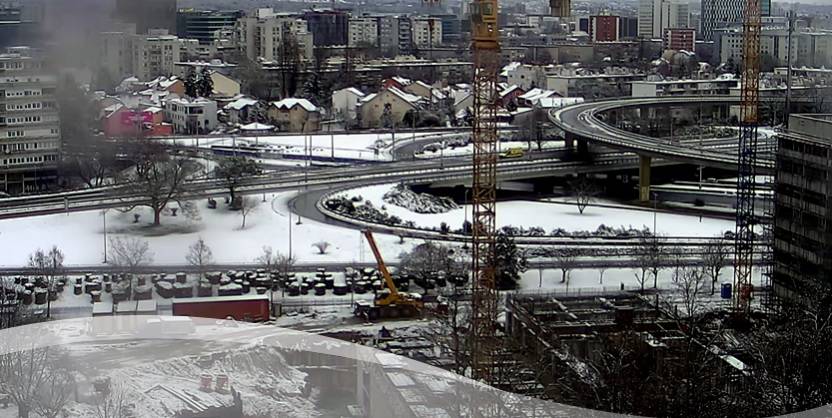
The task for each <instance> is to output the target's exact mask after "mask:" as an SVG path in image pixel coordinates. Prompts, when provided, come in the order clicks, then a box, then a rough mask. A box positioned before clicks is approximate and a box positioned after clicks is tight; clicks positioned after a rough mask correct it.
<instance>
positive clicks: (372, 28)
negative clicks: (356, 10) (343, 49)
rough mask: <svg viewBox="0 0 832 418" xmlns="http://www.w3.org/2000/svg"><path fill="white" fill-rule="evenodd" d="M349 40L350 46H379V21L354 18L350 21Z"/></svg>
mask: <svg viewBox="0 0 832 418" xmlns="http://www.w3.org/2000/svg"><path fill="white" fill-rule="evenodd" d="M348 32H349V33H348V35H347V39H348V42H349V46H351V47H354V46H359V45H372V46H378V19H376V18H374V17H353V18H350V20H349V27H348Z"/></svg>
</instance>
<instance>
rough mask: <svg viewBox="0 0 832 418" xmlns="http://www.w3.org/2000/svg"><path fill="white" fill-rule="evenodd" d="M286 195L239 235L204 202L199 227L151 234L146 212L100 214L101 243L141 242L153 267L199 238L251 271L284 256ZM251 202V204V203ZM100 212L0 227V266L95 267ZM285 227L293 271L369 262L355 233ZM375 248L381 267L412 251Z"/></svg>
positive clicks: (166, 227)
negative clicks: (264, 256) (41, 258)
mask: <svg viewBox="0 0 832 418" xmlns="http://www.w3.org/2000/svg"><path fill="white" fill-rule="evenodd" d="M292 197H294V193H281V194H277V195H268V196H267V201H266V203H261V204H260V206H258V207H257V208H256V209H255V211H254V212H253V213H252V214H251V215H249V216H248V219H247V220H246V228H245V229H242V230H241V229H240V226H241V223H242V222H241V221H242V219H241V217H240V215H239V213H237V212H233V211H229V210H226V209H224V205H223V204H222V200H221V199H219V200H218V203H219V206H218V208H217V209H213V210H212V209H208V208H207V206H206V200H200V201H198V202H196V206H197V207H198V208H199V219H188V218H186V217H184V216H182V214H178V216H176V217H173V216H170V214H163V216H162V225H161V226H160V227H151V226H149V223H150V222H152V219H153V216H152V214H151V213H150V211H149V210H147V209H145V208H138V209H136V210H135V211H132V212H130V213H121V212H118V211H116V210H109V211H108V212H107V219H106V221H107V236H108V238H109V237H114V236H134V237H140V238H142V239H145V240H147V242H148V243H149V245H150V249H151V251H152V252H153V256H154V257H153V264H157V265H162V264H167V265H170V264H173V265H182V264H186V261H185V255H186V254H187V253H188V246H190V245H191V244H193V243H194V242H195V241H196V240H197V239H199V238H200V237H201V238H203V239H204V240H205V242H206V244H208V246H209V247H210V248H211V250H212V252H213V255H214V261H215V262H222V263H251V262H253V261H254V258H255V257H257V256H258V255H260V254H261V248H262V247H263V246H271V247H272V248H273V249H275V250H276V251H279V252H280V253H282V254H288V253H289V225H290V220H289V218H288V217H287V216H288V213H289V210H288V201H289V200H290V199H291V198H292ZM258 200H259V199H258ZM133 213H140V214H141V218H140V222H139V223H133ZM103 221H104V219H103V217H102V215H101V212H100V211H87V212H75V213H70V214H69V215H65V214H62V215H49V216H39V217H29V218H20V219H10V220H3V221H0V265H2V266H21V265H25V264H26V260H27V259H28V257H29V254H30V253H31V252H33V251H34V250H35V249H37V248H38V247H40V248H49V247H51V246H52V245H57V246H58V247H59V248H60V249H61V250H63V251H64V253H65V254H66V260H65V264H66V265H96V264H100V263H102V261H103V254H104V226H103ZM296 222H297V216H296V215H295V216H293V218H292V221H291V229H292V256H293V257H294V258H295V259H296V260H297V261H298V262H299V263H306V262H308V263H315V262H352V261H357V262H369V261H372V260H373V256H372V253H371V252H370V249H369V246H367V244H366V242H365V241H364V238H363V236H362V235H361V233H360V231H357V230H350V229H345V228H340V227H336V226H331V225H326V224H322V223H318V222H314V221H311V220H307V219H303V220H302V224H301V225H297V224H296ZM376 240H377V241H378V242H379V245H380V246H382V248H384V249H386V250H385V251H384V256H385V258H386V259H388V260H389V261H391V262H392V261H395V260H396V259H397V258H398V255H399V253H401V252H402V251H407V250H409V249H410V247H411V246H412V245H415V243H414V242H413V241H411V240H408V242H406V243H405V244H404V245H400V244H399V243H398V241H399V239H398V238H397V237H393V236H388V235H382V234H379V235H378V236H376ZM319 241H326V242H328V243H329V244H330V248H329V250H328V251H327V254H324V255H320V254H318V251H317V250H316V249H315V248H313V247H312V244H314V243H316V242H319Z"/></svg>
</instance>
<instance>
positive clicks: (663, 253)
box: [636, 234, 669, 289]
mask: <svg viewBox="0 0 832 418" xmlns="http://www.w3.org/2000/svg"><path fill="white" fill-rule="evenodd" d="M636 250H637V251H638V252H639V253H640V254H641V257H643V259H642V260H641V261H640V262H639V264H641V262H644V263H646V264H647V268H648V270H649V271H650V274H651V275H652V276H653V288H654V289H655V288H657V287H658V281H659V272H660V271H661V270H662V269H663V268H664V267H665V261H666V259H667V257H668V251H669V250H668V247H667V245H666V242H665V238H664V237H662V236H659V235H657V234H653V235H649V236H648V235H645V236H642V237H641V238H640V239H639V243H638V245H637V248H636Z"/></svg>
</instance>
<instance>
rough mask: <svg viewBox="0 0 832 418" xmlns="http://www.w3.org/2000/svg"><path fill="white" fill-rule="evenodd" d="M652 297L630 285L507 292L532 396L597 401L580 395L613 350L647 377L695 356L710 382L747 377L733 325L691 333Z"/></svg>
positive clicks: (671, 372) (727, 383)
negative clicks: (532, 374) (723, 332)
mask: <svg viewBox="0 0 832 418" xmlns="http://www.w3.org/2000/svg"><path fill="white" fill-rule="evenodd" d="M654 297H655V296H649V297H645V296H641V295H638V294H634V293H629V292H620V293H604V294H600V293H599V294H597V295H588V296H587V295H585V296H576V295H559V294H551V295H535V296H519V297H509V298H508V299H507V301H506V310H507V313H506V330H505V332H506V336H507V339H509V340H511V341H513V342H514V343H515V344H514V345H515V347H513V349H512V351H513V352H514V353H519V355H520V356H526V357H527V358H528V359H529V360H530V361H531V362H533V364H535V365H536V369H537V373H536V380H537V382H536V383H537V387H536V389H535V393H533V394H532V395H534V396H541V397H543V398H545V399H551V400H554V401H556V402H566V403H568V404H574V405H582V404H589V405H591V407H593V408H595V407H596V400H595V399H584V398H582V396H585V395H586V394H587V393H592V389H593V387H597V386H598V385H599V382H600V381H602V380H603V379H604V370H603V369H604V365H605V364H608V362H609V360H610V358H611V356H612V357H614V356H616V355H624V354H623V353H625V352H626V353H628V354H627V356H630V357H628V360H629V361H631V362H633V363H636V364H640V365H641V366H645V367H641V368H639V369H634V370H638V373H643V374H644V375H645V376H648V375H650V376H679V375H680V373H681V372H679V371H678V370H679V369H680V368H681V367H683V364H685V361H686V360H691V359H692V358H696V361H697V362H698V363H697V364H705V365H706V366H705V367H707V368H708V370H710V372H709V373H708V379H709V384H710V385H712V386H713V387H718V388H720V389H721V390H725V391H732V390H736V389H737V388H738V387H739V386H740V385H742V384H743V382H744V381H745V379H744V377H745V376H747V374H748V370H749V369H748V366H747V365H746V364H745V363H744V362H743V361H742V360H741V359H740V358H742V357H743V355H742V353H741V352H740V351H738V350H737V349H736V348H734V347H738V346H739V345H738V344H732V339H733V338H734V337H732V336H731V333H730V332H729V333H727V335H729V336H728V337H727V338H725V337H722V336H720V338H719V339H717V338H712V337H714V336H716V335H717V333H712V334H711V333H708V332H705V333H702V334H701V335H698V336H697V337H696V338H692V337H691V336H690V335H688V334H686V333H685V332H684V331H683V330H684V329H685V325H684V321H680V320H678V318H680V317H682V316H684V315H682V316H679V315H675V314H674V313H673V312H668V311H666V310H665V306H664V305H662V304H661V303H660V302H659V301H658V299H654ZM657 306H658V307H657ZM674 317H676V318H674ZM733 342H736V341H735V340H734V341H733ZM624 347H626V348H624ZM515 355H517V354H515ZM563 382H568V383H567V384H563ZM527 386H528V387H534V386H532V385H527ZM513 389H514V390H517V388H513ZM584 406H586V405H584Z"/></svg>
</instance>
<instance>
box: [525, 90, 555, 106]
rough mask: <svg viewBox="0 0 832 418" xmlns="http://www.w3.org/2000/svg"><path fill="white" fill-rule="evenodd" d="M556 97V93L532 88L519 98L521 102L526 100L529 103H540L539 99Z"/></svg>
mask: <svg viewBox="0 0 832 418" xmlns="http://www.w3.org/2000/svg"><path fill="white" fill-rule="evenodd" d="M557 96H558V93H557V92H556V91H553V90H544V89H539V88H534V89H531V90H529V91H528V92H526V93H525V94H523V95H521V96H519V97H520V98H521V99H523V100H528V101H529V102H532V103H535V102H538V101H540V100H541V99H546V98H549V97H557Z"/></svg>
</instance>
